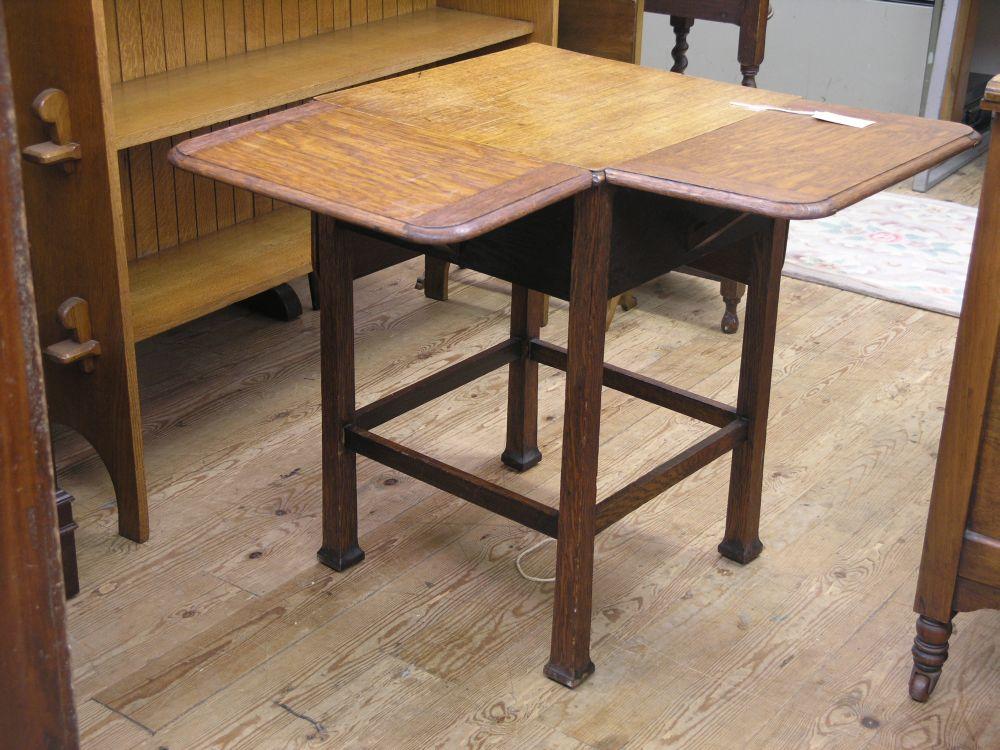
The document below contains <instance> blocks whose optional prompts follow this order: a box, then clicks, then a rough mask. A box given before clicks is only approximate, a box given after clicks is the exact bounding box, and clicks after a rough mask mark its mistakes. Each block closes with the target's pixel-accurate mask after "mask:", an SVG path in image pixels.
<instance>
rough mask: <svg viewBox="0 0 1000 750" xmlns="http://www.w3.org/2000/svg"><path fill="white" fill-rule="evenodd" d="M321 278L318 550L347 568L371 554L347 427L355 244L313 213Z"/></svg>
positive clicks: (350, 401)
mask: <svg viewBox="0 0 1000 750" xmlns="http://www.w3.org/2000/svg"><path fill="white" fill-rule="evenodd" d="M313 241H314V243H315V248H316V253H315V255H316V260H315V263H316V276H317V279H318V281H319V297H320V299H321V300H322V301H323V304H322V305H321V309H320V361H321V364H320V368H321V370H320V372H321V386H320V389H321V391H322V395H323V399H322V401H323V441H322V442H323V546H322V547H321V548H320V550H319V552H318V553H317V556H318V557H319V559H320V562H322V563H323V564H324V565H327V566H329V567H331V568H333V569H334V570H337V571H342V570H346V569H347V568H349V567H351V566H352V565H357V564H358V563H359V562H361V561H362V560H364V559H365V553H364V552H363V551H362V550H361V547H359V546H358V482H357V468H356V465H357V455H356V454H355V453H354V451H352V450H350V449H349V448H348V447H347V442H346V439H345V435H344V428H345V427H347V425H349V424H350V423H351V422H352V421H353V420H354V276H353V274H352V272H351V248H350V246H349V245H348V242H347V239H346V234H345V232H344V231H343V230H342V228H341V227H339V226H338V224H337V222H336V221H334V220H333V219H331V218H329V217H327V216H322V215H320V214H314V215H313Z"/></svg>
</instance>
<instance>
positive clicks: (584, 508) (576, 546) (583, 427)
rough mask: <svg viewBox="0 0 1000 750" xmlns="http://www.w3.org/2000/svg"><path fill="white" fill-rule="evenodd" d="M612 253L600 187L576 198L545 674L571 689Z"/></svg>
mask: <svg viewBox="0 0 1000 750" xmlns="http://www.w3.org/2000/svg"><path fill="white" fill-rule="evenodd" d="M610 255H611V189H610V188H609V187H607V186H601V187H598V188H596V189H594V190H590V191H588V192H586V193H582V194H581V195H578V196H577V197H576V207H575V214H574V230H573V260H572V264H571V271H570V273H571V279H570V304H569V342H568V343H569V346H568V351H569V361H568V362H567V369H566V412H565V416H564V427H563V459H562V478H561V483H560V487H559V539H558V545H557V547H556V585H555V603H554V608H553V620H552V650H551V655H550V658H549V663H548V664H547V665H546V667H545V676H546V677H548V678H550V679H552V680H555V681H556V682H558V683H561V684H563V685H565V686H566V687H570V688H573V687H576V686H577V685H579V684H580V683H581V682H583V681H584V680H585V679H586V678H587V677H588V676H590V674H592V673H593V671H594V663H593V662H592V661H591V660H590V619H591V594H592V590H593V577H594V534H595V518H594V516H595V511H594V509H595V507H596V501H597V458H598V444H599V440H600V426H601V381H602V377H603V366H604V333H605V329H604V322H605V313H606V303H607V299H608V296H607V292H608V273H609V259H610Z"/></svg>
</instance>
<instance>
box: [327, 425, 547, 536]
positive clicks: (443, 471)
mask: <svg viewBox="0 0 1000 750" xmlns="http://www.w3.org/2000/svg"><path fill="white" fill-rule="evenodd" d="M347 444H348V446H349V447H350V448H351V449H352V450H354V451H356V452H358V453H360V454H361V455H363V456H367V457H368V458H371V459H373V460H375V461H378V462H379V463H380V464H383V465H385V466H388V467H390V468H393V469H396V471H401V472H403V473H404V474H408V475H409V476H411V477H413V478H414V479H419V480H420V481H421V482H426V483H427V484H429V485H431V486H432V487H437V488H438V489H439V490H444V491H445V492H450V493H452V494H453V495H456V496H458V497H460V498H462V499H463V500H467V501H468V502H470V503H472V504H473V505H478V506H479V507H480V508H486V510H489V511H491V512H493V513H496V514H497V515H501V516H503V517H504V518H509V519H511V520H512V521H517V522H518V523H520V524H522V525H524V526H527V527H528V528H529V529H534V530H535V531H538V532H540V533H542V534H546V535H547V536H552V537H554V536H556V530H557V525H558V518H559V512H558V511H556V510H554V509H553V508H550V507H549V506H547V505H545V504H543V503H540V502H538V501H536V500H532V499H531V498H530V497H526V496H525V495H521V494H520V493H517V492H514V491H513V490H508V489H507V488H506V487H501V486H500V485H498V484H494V483H492V482H487V481H486V480H485V479H480V478H479V477H477V476H474V475H472V474H469V473H468V472H465V471H462V470H461V469H457V468H455V467H454V466H449V465H448V464H446V463H443V462H441V461H438V460H436V459H434V458H431V457H430V456H425V455H424V454H422V453H418V452H417V451H415V450H411V449H410V448H407V447H406V446H403V445H400V444H399V443H396V442H394V441H392V440H388V439H387V438H384V437H381V436H380V435H375V434H374V433H372V432H369V431H368V430H363V429H361V428H359V427H349V428H348V430H347Z"/></svg>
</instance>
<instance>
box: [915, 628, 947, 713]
mask: <svg viewBox="0 0 1000 750" xmlns="http://www.w3.org/2000/svg"><path fill="white" fill-rule="evenodd" d="M950 637H951V623H950V622H938V621H937V620H932V619H931V618H930V617H925V616H924V615H920V617H918V618H917V635H916V637H915V638H914V639H913V671H912V672H910V697H911V698H913V700H915V701H920V702H921V703H923V702H924V701H926V700H927V699H928V698H930V697H931V693H933V692H934V688H935V687H936V686H937V682H938V678H939V677H940V676H941V667H942V666H944V663H945V661H947V659H948V639H949V638H950Z"/></svg>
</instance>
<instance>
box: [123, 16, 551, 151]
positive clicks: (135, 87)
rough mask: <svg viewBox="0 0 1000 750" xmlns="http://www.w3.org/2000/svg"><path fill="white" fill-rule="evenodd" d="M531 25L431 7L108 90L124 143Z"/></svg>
mask: <svg viewBox="0 0 1000 750" xmlns="http://www.w3.org/2000/svg"><path fill="white" fill-rule="evenodd" d="M531 31H532V25H531V24H530V23H528V22H524V21H517V20H509V19H504V18H494V17H492V16H484V15H479V14H472V13H463V12H458V11H453V10H448V9H445V8H433V9H430V10H426V11H423V12H420V13H412V14H408V15H405V16H399V17H397V18H392V19H384V20H382V21H379V22H377V23H368V24H364V25H362V26H355V27H352V28H350V29H343V30H338V31H331V32H327V33H324V34H319V35H311V36H309V37H307V38H304V39H300V40H298V41H293V42H287V43H285V44H282V45H280V46H277V47H273V48H268V49H265V50H259V51H253V52H248V53H246V54H245V55H242V56H229V57H222V58H218V59H216V60H214V61H210V62H206V63H204V64H201V65H189V66H188V67H185V68H179V69H177V70H173V71H169V72H164V73H160V74H159V75H152V76H146V77H144V78H137V79H134V80H131V81H126V82H123V83H119V84H116V85H115V86H113V87H112V100H113V103H114V122H115V130H114V132H115V145H116V146H117V148H119V149H123V148H128V147H129V146H135V145H137V144H141V143H147V142H149V141H153V140H156V139H159V138H166V137H169V136H172V135H177V134H180V133H184V132H187V131H190V130H195V129H196V128H200V127H204V126H206V125H212V124H215V123H218V122H221V121H223V120H232V119H234V118H236V117H241V116H244V115H249V114H253V113H255V112H260V111H262V110H265V109H268V108H270V107H277V106H281V105H284V104H289V103H291V102H296V101H301V100H303V99H308V98H310V97H312V96H315V95H317V94H323V93H326V92H329V91H334V90H337V89H341V88H346V87H348V86H355V85H357V84H359V83H364V82H366V81H371V80H375V79H378V78H384V77H386V76H390V75H393V74H396V73H399V72H401V71H404V70H410V69H412V68H418V67H421V66H423V65H428V64H430V63H434V62H439V61H441V60H444V59H447V58H449V57H455V56H457V55H461V54H463V53H466V52H471V51H474V50H478V49H482V48H484V47H489V46H491V45H494V44H499V43H501V42H506V41H510V40H512V39H517V38H518V37H524V36H527V35H529V34H530V33H531Z"/></svg>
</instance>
